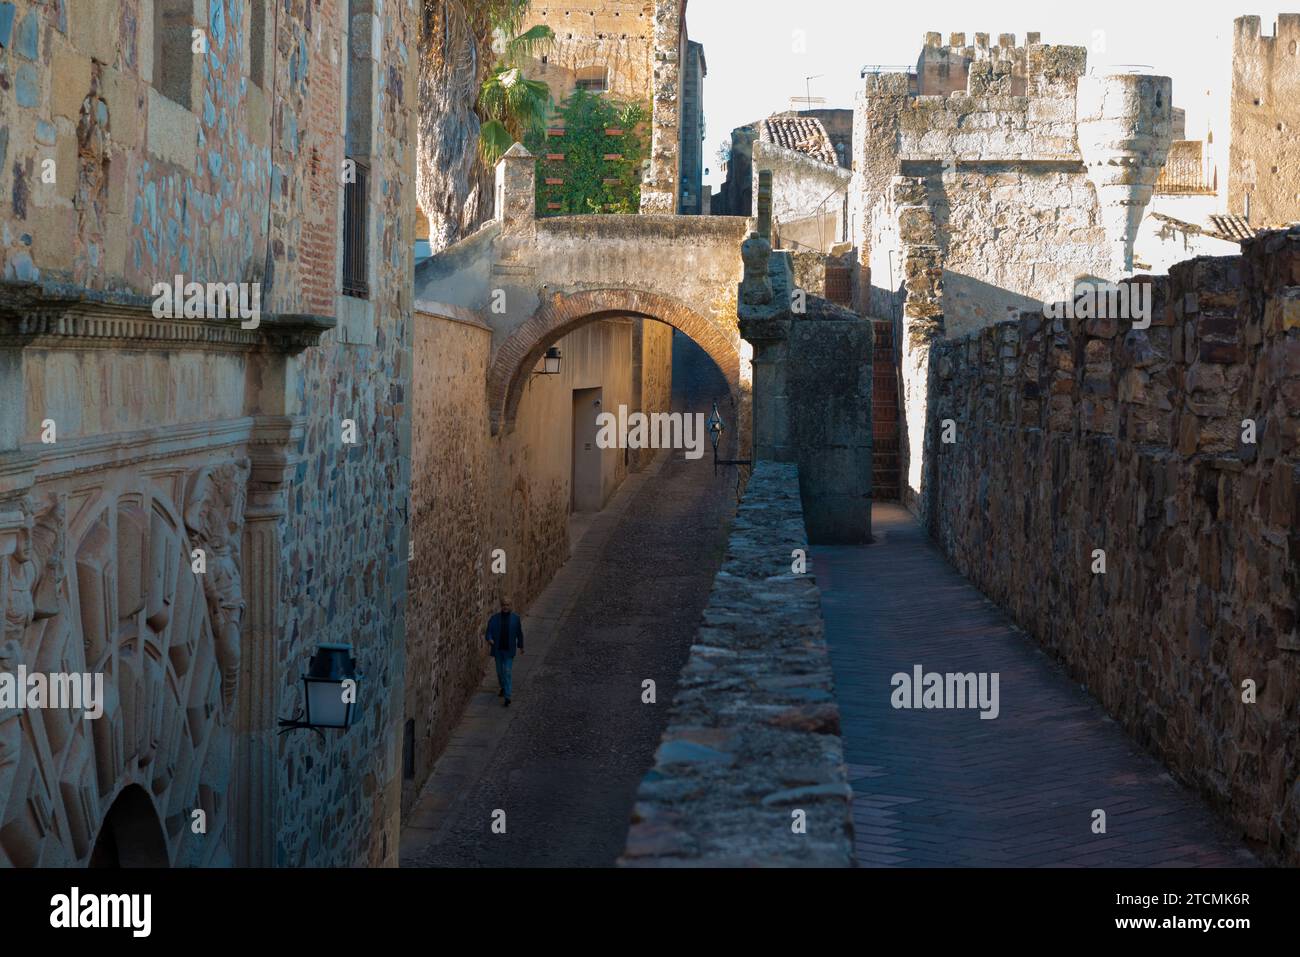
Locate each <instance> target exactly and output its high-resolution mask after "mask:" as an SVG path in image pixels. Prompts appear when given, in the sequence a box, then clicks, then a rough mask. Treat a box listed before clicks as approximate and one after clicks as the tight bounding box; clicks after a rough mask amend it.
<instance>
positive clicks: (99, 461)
mask: <svg viewBox="0 0 1300 957" xmlns="http://www.w3.org/2000/svg"><path fill="white" fill-rule="evenodd" d="M279 418H282V417H269V416H268V417H257V418H254V417H251V416H245V417H242V418H238V419H224V420H221V421H217V422H186V423H182V424H180V425H172V426H164V427H160V428H156V429H139V430H136V431H134V432H109V433H105V434H102V435H93V436H86V437H84V438H80V437H79V438H67V439H63V438H61V439H59V441H58V442H56V443H54V444H53V445H41V444H38V443H32V444H29V445H24V446H23V447H22V448H21V449H18V450H16V451H11V452H0V496H3V494H4V490H6V489H10V488H21V487H30V486H31V485H32V484H34V483H35V481H37V480H45V479H50V478H59V477H61V476H64V475H69V474H73V473H76V474H84V473H87V472H97V471H102V470H104V469H118V468H125V467H129V466H136V465H140V464H142V463H145V462H155V461H165V460H171V459H180V458H184V457H186V456H193V455H195V454H206V453H211V452H213V451H215V450H217V449H223V448H231V447H237V446H242V445H245V444H251V446H252V448H251V449H250V457H252V458H253V459H254V463H255V464H256V463H257V460H258V452H257V449H258V443H259V442H265V443H267V444H268V445H269V444H271V442H270V440H269V439H268V438H266V437H265V436H266V434H267V433H263V432H262V431H261V430H262V428H263V426H262V423H264V422H265V421H266V420H268V419H271V420H275V419H279ZM276 428H279V426H276ZM274 431H275V430H274V429H272V430H271V434H274ZM259 435H261V436H262V437H261V438H259Z"/></svg>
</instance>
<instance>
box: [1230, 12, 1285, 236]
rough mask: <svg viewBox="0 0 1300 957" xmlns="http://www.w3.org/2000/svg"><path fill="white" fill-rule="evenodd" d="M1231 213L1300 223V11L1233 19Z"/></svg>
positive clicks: (1260, 223) (1257, 222)
mask: <svg viewBox="0 0 1300 957" xmlns="http://www.w3.org/2000/svg"><path fill="white" fill-rule="evenodd" d="M1230 122H1231V124H1232V131H1231V134H1232V135H1231V139H1230V140H1229V143H1228V211H1229V212H1231V213H1236V214H1237V215H1239V216H1246V218H1247V219H1248V220H1249V221H1250V223H1251V225H1252V226H1254V227H1256V228H1259V227H1265V226H1280V225H1284V224H1286V223H1293V222H1296V221H1297V220H1300V157H1297V155H1296V149H1295V142H1296V130H1297V129H1300V13H1282V14H1279V15H1278V18H1277V23H1276V24H1275V26H1274V29H1273V35H1272V36H1268V35H1267V34H1264V33H1263V32H1262V30H1261V27H1260V22H1259V17H1238V18H1237V19H1236V20H1234V21H1233V36H1232V102H1231V113H1230Z"/></svg>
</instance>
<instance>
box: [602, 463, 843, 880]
mask: <svg viewBox="0 0 1300 957" xmlns="http://www.w3.org/2000/svg"><path fill="white" fill-rule="evenodd" d="M796 549H799V550H802V553H803V554H804V555H806V554H807V551H808V540H807V535H806V533H805V532H804V527H803V509H802V506H801V504H800V498H799V471H798V467H797V466H795V465H790V464H778V463H774V462H760V463H759V464H758V465H757V467H756V468H755V469H754V473H753V476H752V477H751V478H750V480H749V484H748V486H747V487H746V490H745V498H744V502H743V503H742V504H741V506H740V510H739V512H738V514H737V516H736V521H735V524H734V525H733V526H732V532H731V538H730V540H729V542H728V544H727V555H726V558H725V559H724V561H723V565H722V568H721V570H720V571H719V572H718V576H717V578H716V579H715V580H714V585H713V594H712V596H711V597H710V599H709V604H708V606H707V607H706V609H705V611H704V620H703V622H702V624H701V626H700V631H699V637H698V639H697V642H696V644H695V645H694V646H692V648H691V654H690V657H689V659H688V660H687V662H686V666H685V668H683V670H682V674H681V679H680V683H679V685H678V692H677V695H676V697H675V698H674V700H673V706H672V707H673V710H672V716H671V717H670V719H669V725H668V729H667V730H666V731H665V732H664V735H663V739H662V741H661V743H660V745H659V749H658V751H657V752H656V753H655V764H654V767H653V768H652V769H651V770H650V772H649V773H648V774H647V775H646V777H645V779H644V780H643V781H642V783H641V787H640V790H639V791H638V794H637V803H636V806H635V807H634V809H633V817H632V827H631V829H630V831H629V833H628V841H627V847H626V849H625V850H624V853H623V857H622V858H621V859H620V863H621V864H622V865H623V866H628V867H675V866H716V867H721V866H756V865H757V866H774V867H789V866H808V867H847V866H850V864H851V862H852V854H853V832H852V825H851V823H850V798H851V792H850V790H849V786H848V782H847V778H846V772H845V767H844V754H843V747H842V744H841V741H840V713H839V707H838V706H837V704H836V703H835V694H834V684H833V681H832V678H831V668H830V659H829V657H828V655H827V651H826V641H825V636H824V634H823V627H822V617H821V604H820V598H819V594H818V590H817V584H816V581H815V580H814V579H813V577H812V575H811V574H808V573H804V574H795V573H793V572H792V568H791V564H790V563H791V554H792V552H794V551H795V550H796ZM799 811H802V812H804V815H805V816H806V825H807V830H806V833H796V832H795V831H796V828H795V826H794V825H795V821H796V819H797V817H798V815H797V814H796V812H799Z"/></svg>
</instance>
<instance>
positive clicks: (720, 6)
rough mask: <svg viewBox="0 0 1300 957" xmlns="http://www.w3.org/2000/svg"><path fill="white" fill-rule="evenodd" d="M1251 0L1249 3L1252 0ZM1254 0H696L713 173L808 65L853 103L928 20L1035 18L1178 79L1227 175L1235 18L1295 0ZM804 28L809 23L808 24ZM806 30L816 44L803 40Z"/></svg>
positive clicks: (1093, 62) (784, 98)
mask: <svg viewBox="0 0 1300 957" xmlns="http://www.w3.org/2000/svg"><path fill="white" fill-rule="evenodd" d="M1240 4H1246V6H1244V7H1243V6H1242V5H1240ZM1249 4H1250V0H1239V2H1231V3H1229V2H1225V0H1137V2H1135V0H1088V2H1086V3H1062V2H1061V0H1033V2H1030V0H999V2H996V3H994V2H979V0H918V2H913V3H906V4H895V3H888V4H887V3H881V2H872V0H690V2H689V6H688V7H687V12H686V21H687V26H688V28H689V30H690V36H691V39H692V40H698V41H699V42H701V43H703V44H704V56H705V59H706V60H707V61H708V66H709V75H708V78H707V79H706V80H705V81H704V115H705V122H706V129H707V134H706V137H705V141H704V165H705V167H706V168H707V169H709V170H710V171H711V172H710V175H709V176H706V177H705V182H707V183H710V184H712V185H713V187H714V189H715V190H716V189H717V188H718V186H719V185H720V184H721V182H722V176H721V170H720V168H719V163H718V160H717V152H718V146H719V145H720V144H721V143H722V142H723V141H724V140H728V141H729V140H730V136H731V130H732V129H733V128H734V127H737V126H740V125H742V124H744V123H748V122H751V121H753V120H756V119H760V118H762V117H764V116H767V115H768V114H769V113H774V112H777V111H778V110H784V109H788V107H789V100H790V97H792V96H804V95H805V93H804V90H805V77H806V76H808V75H810V74H823V75H822V76H819V77H817V78H816V79H813V80H811V81H809V82H810V83H811V86H812V95H813V96H814V97H818V96H822V97H825V98H826V100H827V103H826V106H828V107H850V108H851V107H852V106H853V98H854V95H855V94H856V93H857V91H858V89H859V86H860V84H861V80H860V79H859V72H860V71H861V69H862V67H863V66H864V65H866V64H889V65H899V66H902V65H913V66H914V65H915V64H916V59H917V56H918V55H919V54H920V52H921V46H922V44H923V43H924V40H925V34H926V32H927V31H930V30H935V31H938V32H939V33H941V34H943V37H944V41H945V42H947V38H948V35H949V34H950V33H958V32H965V34H966V37H967V42H968V43H973V42H974V34H976V33H987V34H989V35H990V38H991V39H990V42H993V43H996V42H997V35H998V34H999V33H1015V35H1016V42H1017V43H1021V44H1023V43H1024V37H1025V34H1026V33H1027V32H1029V31H1031V30H1033V31H1037V32H1039V33H1041V34H1042V35H1043V42H1044V43H1067V44H1074V45H1078V46H1086V47H1087V48H1088V65H1089V66H1090V67H1092V66H1104V65H1115V64H1121V63H1124V64H1146V65H1148V66H1151V67H1153V68H1154V71H1155V72H1156V73H1160V74H1163V75H1166V76H1170V77H1172V78H1173V81H1174V105H1175V106H1179V107H1182V108H1183V109H1185V110H1186V111H1187V136H1188V137H1189V138H1190V139H1201V138H1202V137H1204V135H1205V130H1206V125H1207V123H1208V124H1210V125H1211V128H1212V129H1213V130H1214V133H1215V135H1214V141H1215V158H1216V160H1217V162H1218V165H1219V170H1220V181H1221V182H1222V181H1224V178H1225V173H1226V160H1227V141H1228V123H1227V117H1228V113H1227V109H1228V107H1227V100H1228V93H1229V91H1230V88H1231V82H1232V74H1231V64H1232V30H1233V28H1232V21H1233V20H1234V19H1235V18H1236V17H1238V16H1243V15H1247V14H1254V15H1258V16H1259V17H1260V20H1261V21H1262V24H1261V25H1262V27H1263V30H1264V32H1265V33H1268V34H1271V33H1272V32H1273V24H1274V21H1275V19H1276V17H1277V14H1278V12H1279V11H1281V12H1286V11H1289V10H1300V0H1295V2H1293V3H1290V4H1288V5H1287V6H1285V7H1273V6H1268V7H1262V8H1261V7H1252V6H1250V5H1249ZM800 32H801V33H800ZM800 36H802V38H803V41H804V46H805V48H806V52H804V53H797V52H795V47H796V42H797V40H798V39H799V38H800Z"/></svg>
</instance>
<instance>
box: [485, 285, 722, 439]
mask: <svg viewBox="0 0 1300 957" xmlns="http://www.w3.org/2000/svg"><path fill="white" fill-rule="evenodd" d="M617 316H632V317H636V318H640V319H655V320H658V321H660V322H664V323H667V324H668V325H670V326H672V327H673V328H675V329H680V330H681V331H682V332H683V333H685V334H686V335H688V336H690V337H691V339H693V340H694V341H695V342H696V343H697V344H698V345H699V346H700V347H701V348H702V349H703V350H704V351H705V352H706V353H708V355H709V357H710V358H711V359H712V360H713V361H714V362H715V363H716V364H717V366H718V368H719V369H720V370H721V371H722V375H723V377H724V378H725V379H726V380H727V387H728V388H729V389H730V390H731V395H732V398H733V399H734V400H735V402H736V404H737V406H738V407H739V406H741V404H742V396H741V388H740V385H741V378H740V338H739V335H738V334H731V335H729V334H728V333H726V332H724V331H723V330H722V329H721V328H719V327H718V325H717V324H716V323H713V322H711V321H709V320H708V319H706V318H705V317H704V316H702V315H701V314H700V313H698V312H696V311H695V310H693V309H691V308H690V307H689V306H687V305H686V304H685V303H683V302H681V301H680V300H678V299H674V298H673V297H671V296H664V295H660V294H658V293H653V292H646V291H644V290H640V289H590V290H585V291H583V292H575V293H569V294H567V295H566V294H564V293H555V294H553V295H551V296H550V297H548V298H544V299H543V301H542V304H541V305H540V306H539V307H538V308H537V311H536V312H534V313H533V315H532V316H531V317H529V318H528V319H527V320H525V321H524V322H523V324H522V325H520V326H519V327H518V328H517V329H516V330H515V331H514V332H512V333H511V334H510V337H509V338H508V339H506V341H505V342H504V343H503V344H502V345H501V347H500V348H499V349H498V350H497V351H496V354H495V355H494V356H493V357H492V365H491V368H490V369H489V370H488V409H489V412H490V416H491V422H492V434H493V435H497V434H499V433H501V432H510V431H511V430H512V429H513V428H514V423H515V416H516V414H517V412H518V410H519V401H520V399H521V398H522V396H523V388H524V385H525V384H526V383H527V381H528V376H529V374H530V372H531V370H532V369H533V367H534V366H536V365H537V363H538V361H539V360H540V359H541V358H542V356H543V355H544V354H545V352H546V350H547V349H548V348H550V346H552V345H554V344H555V343H556V342H557V341H559V340H560V339H562V338H563V337H564V336H565V335H567V334H568V333H570V332H572V331H573V330H574V329H577V328H579V327H580V326H583V325H586V324H587V323H589V322H595V321H597V320H599V319H609V318H614V317H617Z"/></svg>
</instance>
